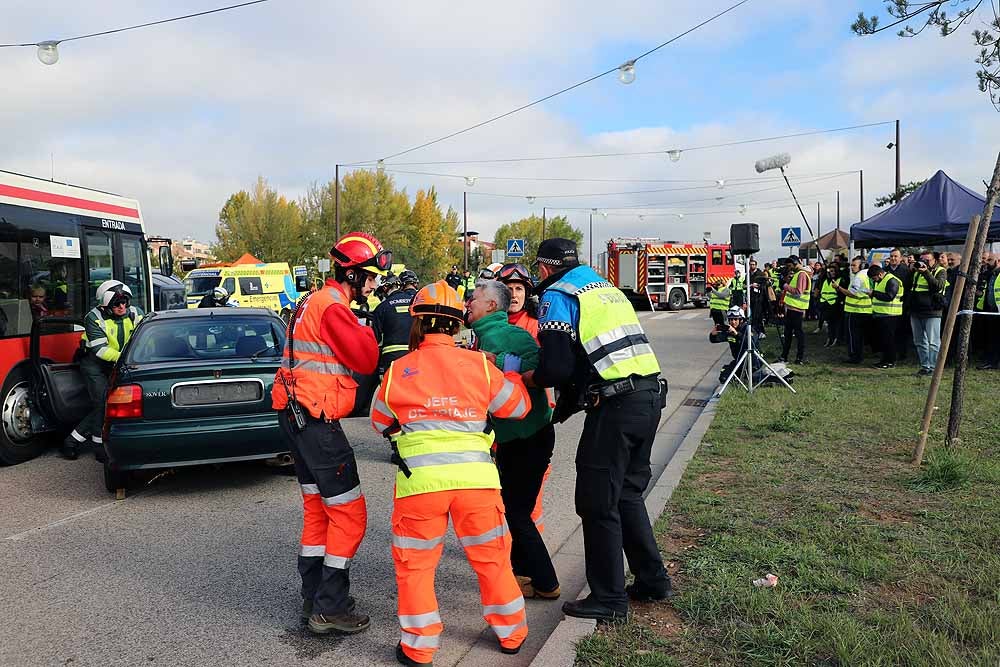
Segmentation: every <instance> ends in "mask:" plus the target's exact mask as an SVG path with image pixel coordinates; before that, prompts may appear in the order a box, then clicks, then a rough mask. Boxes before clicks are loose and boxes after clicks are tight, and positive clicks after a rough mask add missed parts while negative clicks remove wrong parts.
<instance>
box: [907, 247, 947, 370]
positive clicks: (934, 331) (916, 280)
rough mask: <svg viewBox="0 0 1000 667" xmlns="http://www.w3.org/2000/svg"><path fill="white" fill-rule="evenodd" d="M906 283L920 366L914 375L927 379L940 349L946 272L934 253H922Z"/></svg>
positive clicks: (914, 340) (911, 323) (908, 305)
mask: <svg viewBox="0 0 1000 667" xmlns="http://www.w3.org/2000/svg"><path fill="white" fill-rule="evenodd" d="M908 283H909V284H907V285H906V309H907V310H908V311H909V313H910V329H911V330H912V331H913V346H914V347H915V348H916V349H917V359H918V361H919V362H920V370H918V371H917V375H930V374H931V373H933V372H934V367H935V366H936V365H937V360H938V352H939V351H940V349H941V316H942V315H943V314H944V303H945V300H944V295H945V292H946V290H947V289H948V270H947V269H945V267H944V266H942V265H941V264H939V263H938V261H937V258H936V257H935V256H934V253H933V252H930V251H926V252H922V253H920V259H919V260H918V261H917V262H916V263H915V264H914V266H913V271H911V272H910V275H909V278H908Z"/></svg>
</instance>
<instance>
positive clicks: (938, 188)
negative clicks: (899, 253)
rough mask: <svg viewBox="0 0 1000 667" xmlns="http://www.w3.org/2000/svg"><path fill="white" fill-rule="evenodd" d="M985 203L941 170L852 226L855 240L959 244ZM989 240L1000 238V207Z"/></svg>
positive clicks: (865, 244) (870, 244) (863, 244)
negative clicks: (884, 207)
mask: <svg viewBox="0 0 1000 667" xmlns="http://www.w3.org/2000/svg"><path fill="white" fill-rule="evenodd" d="M985 206H986V199H985V198H983V197H980V196H979V195H978V194H976V193H975V192H973V191H972V190H970V189H968V188H967V187H965V186H964V185H962V184H961V183H956V182H955V181H953V180H951V179H950V178H948V175H947V174H945V173H944V172H943V171H938V172H937V173H936V174H934V176H932V177H931V179H930V180H928V181H927V182H926V183H924V184H923V185H921V186H920V187H919V188H917V189H916V190H914V191H913V192H912V193H910V194H909V195H908V196H907V197H906V198H904V199H903V201H901V202H899V203H898V204H896V205H895V206H893V207H892V208H890V209H887V210H885V211H882V212H881V213H879V214H878V215H875V216H872V217H871V218H868V219H867V220H865V221H864V222H859V223H856V224H853V225H851V240H852V241H854V245H855V246H856V247H858V248H875V247H878V246H933V245H953V244H954V245H958V244H961V243H964V242H965V237H966V235H967V234H968V230H969V222H970V221H971V220H972V217H973V216H975V215H982V214H983V208H984V207H985ZM988 240H989V241H1000V207H997V209H996V210H995V211H994V213H993V221H992V223H991V224H990V232H989V238H988Z"/></svg>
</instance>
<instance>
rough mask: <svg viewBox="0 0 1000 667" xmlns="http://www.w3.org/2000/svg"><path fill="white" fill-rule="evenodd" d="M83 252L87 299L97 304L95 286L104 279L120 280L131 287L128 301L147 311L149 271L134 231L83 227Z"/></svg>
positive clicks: (148, 303) (142, 245) (148, 308)
mask: <svg viewBox="0 0 1000 667" xmlns="http://www.w3.org/2000/svg"><path fill="white" fill-rule="evenodd" d="M84 247H85V249H86V254H87V286H88V289H87V302H88V305H89V307H91V308H92V307H94V306H96V305H97V301H96V294H97V288H98V287H100V285H101V283H103V282H104V281H105V280H111V279H115V280H120V281H122V282H123V283H125V284H126V285H127V286H128V288H129V289H130V290H132V305H134V306H138V307H139V308H140V309H141V310H142V311H143V312H149V310H150V302H149V275H148V273H147V269H146V262H145V257H146V254H145V253H146V249H145V245H144V243H143V240H142V237H141V236H140V235H138V234H128V233H123V232H112V231H107V230H103V229H87V230H85V231H84Z"/></svg>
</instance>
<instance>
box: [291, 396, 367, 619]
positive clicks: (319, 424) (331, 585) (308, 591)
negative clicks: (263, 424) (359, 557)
mask: <svg viewBox="0 0 1000 667" xmlns="http://www.w3.org/2000/svg"><path fill="white" fill-rule="evenodd" d="M306 422H307V423H306V428H305V430H304V431H302V432H296V431H295V430H293V429H292V427H291V426H290V425H289V421H288V418H287V416H286V414H285V412H284V411H282V412H279V413H278V424H279V426H280V427H281V432H282V434H283V435H284V437H285V441H286V442H287V443H288V446H289V449H290V450H291V452H292V456H293V457H294V459H295V476H296V477H298V480H299V484H300V485H303V487H304V488H303V492H305V490H306V488H308V486H315V487H316V488H315V489H310V491H311V492H312V493H316V492H317V491H318V495H315V496H312V497H310V496H306V495H304V494H303V506H304V507H303V510H304V528H303V536H304V537H305V532H306V530H307V529H309V528H310V527H312V529H313V530H314V531H316V528H315V527H316V526H317V525H320V526H325V528H322V529H319V530H318V531H316V532H318V534H319V535H323V536H324V537H325V541H326V545H325V546H326V553H341V552H343V553H345V554H346V555H348V556H350V557H353V556H354V553H355V552H356V551H357V548H358V544H360V542H361V539H362V537H363V536H364V533H365V526H366V524H367V518H368V517H367V511H366V507H365V500H364V496H361V497H360V499H354V500H353V501H352V502H350V503H341V502H340V501H339V500H338V497H339V498H343V496H342V494H347V493H349V492H350V491H352V490H353V489H356V488H358V487H359V486H360V481H359V478H358V464H357V461H356V460H355V458H354V450H353V449H352V448H351V445H350V443H349V442H348V441H347V436H346V435H344V430H343V428H341V426H340V422H337V421H325V420H322V419H315V418H314V417H312V416H311V415H308V414H307V415H306ZM321 499H322V500H321ZM359 500H360V502H359ZM341 508H342V509H343V511H341V512H339V513H337V512H336V511H335V510H337V509H341ZM332 519H336V522H334V521H332ZM338 524H339V525H338ZM324 560H325V556H324V555H315V556H314V555H308V556H305V555H301V554H300V555H299V558H298V570H299V575H300V576H301V577H302V598H303V599H304V600H313V604H314V607H313V610H314V612H315V613H317V614H327V615H329V614H337V613H341V612H344V611H346V609H347V606H348V601H347V598H348V596H349V595H350V590H351V582H350V565H349V563H348V565H347V567H332V566H329V565H326V564H325V563H324Z"/></svg>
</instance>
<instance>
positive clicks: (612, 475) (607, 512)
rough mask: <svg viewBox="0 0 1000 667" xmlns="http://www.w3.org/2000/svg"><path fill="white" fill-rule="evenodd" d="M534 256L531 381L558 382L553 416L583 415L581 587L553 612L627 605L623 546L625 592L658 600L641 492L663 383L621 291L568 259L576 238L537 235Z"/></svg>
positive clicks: (659, 566) (664, 587)
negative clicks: (584, 588)
mask: <svg viewBox="0 0 1000 667" xmlns="http://www.w3.org/2000/svg"><path fill="white" fill-rule="evenodd" d="M538 257H539V259H538V261H539V262H540V263H545V264H548V265H550V266H552V267H553V268H556V269H557V273H555V274H554V275H552V276H549V278H547V279H546V280H544V281H543V282H542V283H541V284H539V286H538V290H539V291H540V292H541V293H542V297H541V305H540V306H539V312H538V320H539V324H538V336H539V342H540V344H541V361H540V363H539V367H538V368H537V369H536V370H535V371H534V382H535V383H536V384H537V385H539V386H555V387H557V388H559V389H560V390H561V396H560V404H559V406H557V408H556V411H557V415H556V416H555V418H556V419H557V420H559V421H562V420H565V419H566V418H567V417H568V416H569V415H570V414H572V413H573V412H575V411H576V410H578V409H581V408H582V409H584V410H586V413H587V418H586V422H585V424H584V427H583V435H582V436H581V438H580V444H579V446H578V448H577V454H576V473H577V478H576V512H577V514H578V515H579V516H580V518H581V519H582V523H583V536H584V550H585V554H586V569H587V582H588V583H589V584H590V589H591V594H590V597H588V598H587V599H585V600H579V601H576V602H568V603H566V604H565V605H564V606H563V610H564V612H565V613H566V614H568V615H571V616H577V617H584V618H598V619H617V618H621V617H622V616H623V615H624V614H626V613H627V612H628V599H627V597H626V588H625V574H624V570H625V568H624V563H623V561H622V551H623V550H624V552H625V555H626V557H627V558H628V565H629V568H630V569H631V571H632V573H633V574H634V575H635V584H633V585H632V586H630V587H629V590H628V591H627V593H628V595H629V596H631V597H633V599H644V600H649V599H662V598H663V597H665V596H666V595H667V594H668V592H669V591H670V578H669V576H668V575H667V573H666V570H665V569H664V567H663V560H662V558H661V557H660V552H659V549H658V547H657V545H656V540H655V538H654V537H653V531H652V528H651V526H650V521H649V515H648V514H647V513H646V505H645V503H644V502H643V498H642V494H643V492H644V491H645V489H646V486H647V485H648V484H649V480H650V476H651V471H650V463H649V457H650V450H651V448H652V444H653V436H654V434H655V432H656V428H657V426H658V424H659V421H660V412H661V411H662V410H663V407H664V406H665V404H666V386H665V384H662V383H661V382H660V380H659V374H660V366H659V364H658V362H657V360H656V355H655V354H654V353H653V349H652V347H651V346H650V344H649V341H648V340H647V338H646V335H645V333H644V332H643V330H642V327H641V325H640V324H639V320H638V318H637V317H636V315H635V311H634V310H633V309H632V306H631V304H630V303H629V301H628V299H627V298H626V297H625V295H624V294H622V293H621V291H619V290H618V289H617V288H616V287H614V286H613V285H611V284H610V283H608V282H606V281H605V280H604V279H602V278H601V277H600V276H599V275H597V273H595V272H594V270H593V269H591V268H590V267H587V266H579V265H578V263H577V259H576V244H574V243H573V242H572V241H569V240H567V239H549V240H546V241H544V242H543V243H542V244H541V246H540V247H539V250H538Z"/></svg>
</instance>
